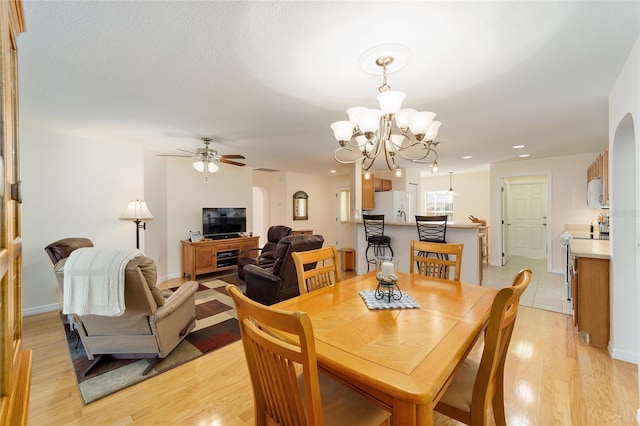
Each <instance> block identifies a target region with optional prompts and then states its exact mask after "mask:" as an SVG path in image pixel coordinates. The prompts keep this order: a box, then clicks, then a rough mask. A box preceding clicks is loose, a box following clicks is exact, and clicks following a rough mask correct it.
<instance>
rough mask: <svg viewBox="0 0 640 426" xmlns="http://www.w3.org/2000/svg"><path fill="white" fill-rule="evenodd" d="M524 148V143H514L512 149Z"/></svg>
mask: <svg viewBox="0 0 640 426" xmlns="http://www.w3.org/2000/svg"><path fill="white" fill-rule="evenodd" d="M522 148H524V145H514V146H513V149H522Z"/></svg>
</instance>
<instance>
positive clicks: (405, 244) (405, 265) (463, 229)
mask: <svg viewBox="0 0 640 426" xmlns="http://www.w3.org/2000/svg"><path fill="white" fill-rule="evenodd" d="M347 223H349V224H352V225H357V228H358V229H357V236H358V239H357V242H356V257H357V261H356V271H357V273H358V275H360V274H364V273H366V272H367V260H366V258H365V251H366V248H367V242H366V238H365V232H364V226H362V225H363V223H362V221H349V222H347ZM480 229H481V225H480V224H478V223H465V224H453V223H447V236H446V239H447V242H448V243H461V244H464V249H463V251H462V268H460V271H461V274H460V279H461V281H462V282H465V283H468V284H480V283H481V281H482V269H481V268H482V264H481V259H482V256H481V248H480ZM384 233H385V235H388V236H390V237H391V247H392V248H393V254H394V257H395V258H396V259H399V262H398V270H399V271H400V272H409V266H410V265H409V258H410V254H411V250H410V246H411V240H417V239H418V229H417V227H416V223H415V221H414V222H390V221H386V220H385V222H384ZM372 253H373V250H370V251H369V254H370V255H372Z"/></svg>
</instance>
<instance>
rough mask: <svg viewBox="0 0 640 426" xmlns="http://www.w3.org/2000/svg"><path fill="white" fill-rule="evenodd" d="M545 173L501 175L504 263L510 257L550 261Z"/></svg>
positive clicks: (547, 194)
mask: <svg viewBox="0 0 640 426" xmlns="http://www.w3.org/2000/svg"><path fill="white" fill-rule="evenodd" d="M547 180H548V179H547V176H546V175H532V176H515V177H507V178H502V180H501V185H502V200H501V204H502V227H503V232H502V249H503V251H502V265H503V266H504V265H506V264H507V263H508V261H509V257H510V256H523V257H531V258H538V259H547V264H548V263H549V260H548V253H549V250H548V226H547V224H548V221H549V213H548V197H549V193H548V185H547Z"/></svg>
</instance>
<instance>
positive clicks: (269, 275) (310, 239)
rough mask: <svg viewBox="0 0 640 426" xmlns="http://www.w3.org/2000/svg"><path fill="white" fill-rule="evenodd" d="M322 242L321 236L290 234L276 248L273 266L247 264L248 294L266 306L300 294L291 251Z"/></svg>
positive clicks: (305, 249)
mask: <svg viewBox="0 0 640 426" xmlns="http://www.w3.org/2000/svg"><path fill="white" fill-rule="evenodd" d="M323 243H324V238H323V237H322V235H290V236H288V237H284V238H282V239H281V240H280V242H279V243H278V246H277V248H276V261H275V263H274V264H273V267H271V268H267V269H263V268H260V267H258V266H255V265H247V266H245V267H244V273H245V282H246V284H247V290H246V294H247V297H248V298H250V299H252V300H255V301H256V302H259V303H262V304H264V305H272V304H274V303H277V302H280V301H282V300H286V299H290V298H292V297H295V296H298V295H299V294H300V290H299V288H298V276H297V274H296V265H295V264H294V263H293V258H292V257H291V253H292V252H294V251H307V250H315V249H319V248H322V244H323Z"/></svg>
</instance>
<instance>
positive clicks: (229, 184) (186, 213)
mask: <svg viewBox="0 0 640 426" xmlns="http://www.w3.org/2000/svg"><path fill="white" fill-rule="evenodd" d="M166 161H167V165H166V171H167V173H166V181H167V184H166V185H167V196H166V200H167V203H166V207H165V208H166V215H167V217H166V223H167V233H166V234H167V245H166V257H167V278H176V277H180V276H181V275H182V245H181V243H180V241H181V240H186V239H188V238H189V231H202V208H203V207H246V208H247V231H250V229H249V227H250V226H251V225H252V223H253V214H252V210H253V208H252V207H253V202H252V191H253V190H252V172H251V170H250V169H246V168H243V167H234V166H228V165H224V164H222V165H220V170H219V171H218V172H217V173H214V174H210V175H209V180H208V181H207V180H205V177H204V174H203V173H199V172H197V171H196V170H195V169H194V168H193V167H192V166H191V163H190V162H189V161H185V159H184V158H171V157H168V158H167V160H166ZM154 260H155V259H154Z"/></svg>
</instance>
